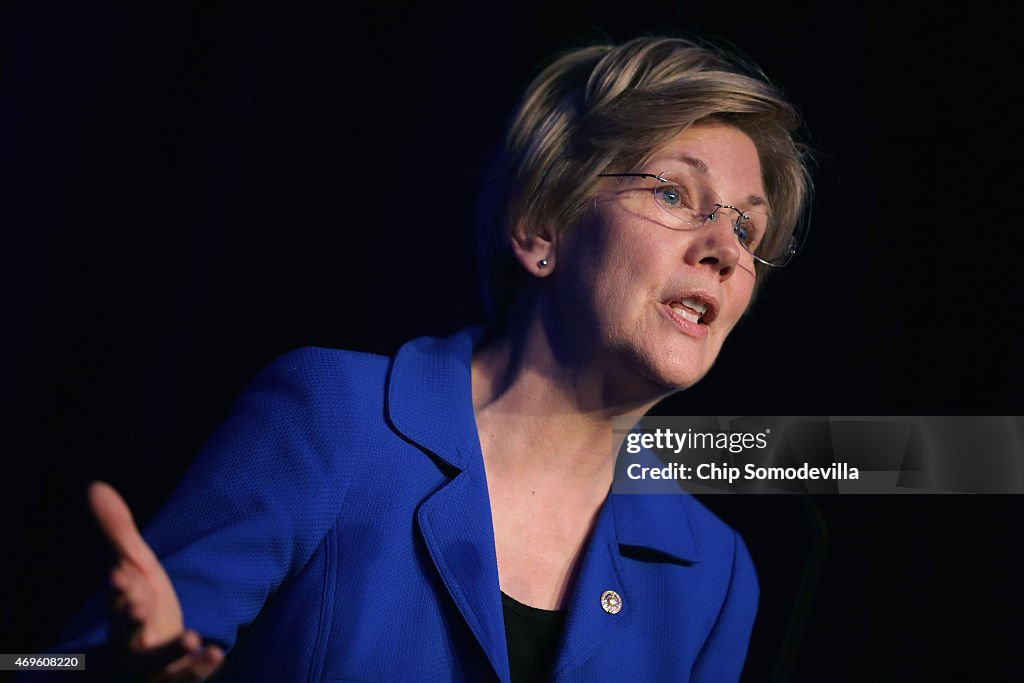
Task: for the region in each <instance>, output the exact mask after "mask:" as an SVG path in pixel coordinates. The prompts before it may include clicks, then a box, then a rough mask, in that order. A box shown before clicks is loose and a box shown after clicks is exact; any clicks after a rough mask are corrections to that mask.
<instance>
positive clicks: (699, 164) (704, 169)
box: [671, 154, 768, 206]
mask: <svg viewBox="0 0 1024 683" xmlns="http://www.w3.org/2000/svg"><path fill="white" fill-rule="evenodd" d="M671 158H672V159H676V160H678V161H682V162H683V163H684V164H686V165H688V166H692V167H693V168H695V169H697V171H699V172H700V174H701V175H707V174H708V173H709V171H710V169H709V168H708V165H707V162H705V161H704V160H703V159H698V158H697V157H692V156H690V155H689V154H679V155H675V156H672V157H671ZM767 203H768V202H767V201H765V198H764V197H762V196H761V195H759V194H751V195H747V204H749V205H750V206H764V205H766V204H767Z"/></svg>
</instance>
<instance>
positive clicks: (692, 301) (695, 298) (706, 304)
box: [668, 294, 718, 325]
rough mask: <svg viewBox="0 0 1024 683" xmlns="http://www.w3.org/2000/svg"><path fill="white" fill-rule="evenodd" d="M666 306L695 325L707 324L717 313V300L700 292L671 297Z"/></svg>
mask: <svg viewBox="0 0 1024 683" xmlns="http://www.w3.org/2000/svg"><path fill="white" fill-rule="evenodd" d="M668 306H669V308H671V309H672V311H673V312H674V313H675V314H676V315H678V316H679V317H681V318H683V319H684V320H688V321H689V322H691V323H694V324H697V325H707V324H709V323H710V322H711V321H712V320H714V319H715V317H716V316H717V315H718V304H717V302H715V300H714V299H712V298H711V297H708V296H704V295H702V294H690V295H688V296H685V297H681V298H678V299H673V300H672V301H669V302H668Z"/></svg>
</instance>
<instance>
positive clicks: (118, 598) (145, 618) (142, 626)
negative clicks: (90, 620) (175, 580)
mask: <svg viewBox="0 0 1024 683" xmlns="http://www.w3.org/2000/svg"><path fill="white" fill-rule="evenodd" d="M89 506H90V507H91V508H92V512H93V514H94V515H95V516H96V520H97V521H98V522H99V525H100V529H102V531H103V533H104V534H105V535H106V537H107V539H108V540H109V541H110V544H111V545H112V546H113V548H114V552H115V553H116V555H117V557H116V565H115V566H114V568H113V570H111V572H110V584H111V587H112V589H113V610H114V623H115V629H114V633H115V634H116V635H115V637H116V638H117V639H118V640H119V641H120V642H115V643H112V645H113V646H114V648H117V649H122V650H123V651H124V652H125V656H126V657H127V659H128V660H129V661H126V662H125V664H126V666H127V668H129V669H130V670H131V671H132V672H133V675H134V676H135V677H138V678H139V679H141V680H145V681H149V682H152V683H171V682H172V681H173V682H177V681H198V680H201V679H202V678H205V677H206V676H209V675H211V674H212V673H214V672H215V671H216V670H217V669H218V668H219V667H220V665H221V663H222V662H223V661H224V652H223V650H221V649H220V648H219V647H217V646H216V645H213V646H209V647H203V645H202V639H201V638H200V637H199V634H198V633H196V632H195V631H192V630H186V629H185V623H184V619H183V617H182V612H181V605H180V604H179V602H178V596H177V593H175V591H174V585H173V584H172V583H171V580H170V578H169V577H168V576H167V572H166V571H164V568H163V565H161V564H160V560H159V559H157V557H156V555H155V554H154V553H153V550H152V549H151V548H150V547H149V546H148V545H147V544H146V541H145V540H144V539H143V538H142V534H140V533H139V530H138V527H136V526H135V520H134V519H133V518H132V513H131V510H129V509H128V505H127V504H126V503H125V502H124V499H123V498H121V496H120V495H119V494H118V493H117V491H115V490H114V489H113V488H112V487H111V486H110V485H108V484H105V483H103V482H94V483H93V484H92V485H91V486H90V487H89Z"/></svg>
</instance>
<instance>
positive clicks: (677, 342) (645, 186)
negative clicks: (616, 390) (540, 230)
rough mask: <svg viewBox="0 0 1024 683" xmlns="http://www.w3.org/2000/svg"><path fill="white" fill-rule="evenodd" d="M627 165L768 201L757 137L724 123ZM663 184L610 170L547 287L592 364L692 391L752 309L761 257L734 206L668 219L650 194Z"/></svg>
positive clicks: (736, 200) (730, 195) (722, 193)
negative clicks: (694, 222)
mask: <svg viewBox="0 0 1024 683" xmlns="http://www.w3.org/2000/svg"><path fill="white" fill-rule="evenodd" d="M629 170H630V171H633V170H635V171H638V172H646V173H655V174H660V175H662V176H663V177H673V176H676V177H682V176H684V175H685V176H686V177H689V178H692V179H695V180H696V181H697V182H698V183H703V187H702V188H701V191H704V190H708V191H710V190H712V189H713V191H714V193H715V194H717V196H718V197H720V198H721V201H722V203H723V204H728V205H733V206H736V207H739V208H741V209H752V208H761V209H762V210H763V209H764V207H763V206H758V198H761V197H764V195H765V193H764V188H763V187H762V183H761V164H760V161H759V159H758V154H757V150H756V148H755V147H754V143H753V142H752V141H751V139H750V138H749V137H748V136H747V135H746V134H745V133H743V132H741V131H740V130H739V129H737V128H734V127H732V126H729V125H726V124H718V123H709V124H701V125H697V126H692V127H690V128H689V129H687V130H686V131H684V132H682V133H680V134H679V135H677V136H676V137H675V138H673V139H672V140H670V141H669V142H668V143H666V144H665V145H663V146H662V147H661V148H659V149H657V150H655V152H654V153H652V155H651V158H650V161H648V162H646V163H645V164H644V168H639V169H629ZM657 184H658V181H657V180H653V179H650V178H646V179H645V178H622V179H617V178H602V179H601V182H600V184H599V185H598V187H597V190H596V192H595V195H594V197H593V200H592V203H591V206H590V207H589V208H588V210H587V212H586V214H585V215H584V217H583V218H582V219H581V221H580V222H579V223H578V224H577V225H575V226H574V227H573V229H572V230H570V231H568V234H567V235H565V236H564V237H562V238H561V239H560V241H559V242H558V244H557V246H556V251H555V254H556V258H557V264H556V268H555V271H554V272H553V273H552V276H554V277H553V282H552V283H551V285H552V286H553V289H554V292H553V293H554V296H555V301H556V306H557V307H558V311H559V316H558V317H559V319H560V320H562V321H566V324H567V325H568V327H567V330H568V331H569V332H571V334H570V335H567V338H568V339H571V340H573V343H574V344H575V343H578V345H579V348H577V352H582V353H581V355H582V356H583V358H584V359H585V362H587V363H590V364H592V363H595V362H596V363H598V364H600V366H601V367H604V368H605V369H606V371H608V372H609V374H610V375H611V376H612V377H614V378H615V380H616V381H633V382H635V381H636V380H637V379H639V380H640V381H641V382H646V383H654V384H655V385H657V387H660V388H661V389H676V388H685V387H689V386H691V385H692V384H694V383H695V382H697V381H698V380H699V379H701V378H702V377H703V376H704V375H705V374H706V373H707V372H708V370H709V369H710V368H711V365H712V364H713V363H714V362H715V358H717V357H718V353H719V351H720V350H721V348H722V343H723V342H724V341H725V338H726V337H727V336H728V335H729V332H730V331H732V329H733V326H735V325H736V323H737V321H738V320H739V319H740V317H741V316H742V315H743V312H744V311H745V310H746V308H747V304H748V303H749V302H750V297H751V294H752V293H753V290H754V280H755V277H754V261H753V258H752V257H751V256H750V254H749V253H748V252H747V251H746V250H744V249H743V248H742V246H741V245H740V243H739V241H738V239H737V237H736V234H735V233H734V231H733V218H734V217H735V215H736V214H735V213H733V212H731V211H729V212H727V211H725V210H723V212H722V215H720V217H719V218H718V219H717V220H715V221H713V222H709V223H707V224H705V225H704V226H703V227H700V228H698V229H691V230H679V229H671V228H670V227H667V226H668V225H670V224H672V223H673V220H672V216H671V215H670V214H669V213H668V212H666V211H665V209H664V208H662V207H661V206H659V205H658V204H657V203H656V201H655V199H654V194H653V188H654V186H655V185H657ZM669 199H674V197H671V196H670V197H669ZM712 208H713V207H712ZM726 213H728V215H725V214H726ZM675 225H676V227H679V224H678V223H676V224H675Z"/></svg>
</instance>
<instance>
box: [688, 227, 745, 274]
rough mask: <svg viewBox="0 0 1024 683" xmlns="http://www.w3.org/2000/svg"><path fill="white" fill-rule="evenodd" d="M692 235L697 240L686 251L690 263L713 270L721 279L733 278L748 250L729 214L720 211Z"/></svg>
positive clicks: (693, 240)
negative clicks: (737, 235)
mask: <svg viewBox="0 0 1024 683" xmlns="http://www.w3.org/2000/svg"><path fill="white" fill-rule="evenodd" d="M690 234H691V235H692V236H693V239H692V240H690V243H689V244H688V245H687V248H686V253H685V254H684V260H685V261H686V263H687V264H689V265H692V266H698V267H704V268H710V269H712V270H713V271H714V272H715V273H716V274H717V275H718V279H719V281H720V282H725V281H726V280H728V279H729V278H730V277H732V275H733V273H735V272H736V268H737V267H738V266H739V264H740V259H741V258H742V257H743V254H745V253H746V251H745V250H744V249H743V247H742V246H740V241H739V239H738V238H737V237H736V232H735V230H734V229H733V222H732V221H731V220H729V217H728V216H725V215H723V214H722V213H720V212H719V213H717V214H715V215H714V217H713V218H712V219H709V220H708V221H707V222H705V223H704V225H703V226H701V227H700V228H699V229H697V230H694V231H693V232H691V233H690Z"/></svg>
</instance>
